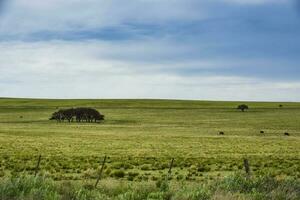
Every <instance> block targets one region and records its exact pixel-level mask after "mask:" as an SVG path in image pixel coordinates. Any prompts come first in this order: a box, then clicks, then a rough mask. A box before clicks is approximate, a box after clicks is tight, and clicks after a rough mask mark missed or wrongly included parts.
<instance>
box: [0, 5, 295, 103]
mask: <svg viewBox="0 0 300 200" xmlns="http://www.w3.org/2000/svg"><path fill="white" fill-rule="evenodd" d="M0 96H2V97H35V98H168V99H208V100H257V101H300V3H298V1H297V0H126V1H125V0H84V1H83V0H68V1H65V0H43V1H41V0H7V1H6V0H0Z"/></svg>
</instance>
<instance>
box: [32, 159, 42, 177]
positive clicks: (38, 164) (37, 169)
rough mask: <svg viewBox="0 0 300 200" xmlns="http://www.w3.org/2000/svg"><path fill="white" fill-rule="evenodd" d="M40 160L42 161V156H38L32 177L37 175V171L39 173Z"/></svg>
mask: <svg viewBox="0 0 300 200" xmlns="http://www.w3.org/2000/svg"><path fill="white" fill-rule="evenodd" d="M41 159H42V155H39V158H38V162H37V164H36V167H35V173H34V176H36V175H37V173H38V171H39V168H40V163H41Z"/></svg>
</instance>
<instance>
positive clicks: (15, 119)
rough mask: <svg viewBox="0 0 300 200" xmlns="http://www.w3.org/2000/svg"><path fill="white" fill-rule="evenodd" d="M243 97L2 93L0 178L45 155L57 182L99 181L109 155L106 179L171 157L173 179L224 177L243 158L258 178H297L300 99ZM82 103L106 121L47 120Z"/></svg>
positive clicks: (130, 177) (145, 171)
mask: <svg viewBox="0 0 300 200" xmlns="http://www.w3.org/2000/svg"><path fill="white" fill-rule="evenodd" d="M241 103H245V102H209V101H178V100H173V101H170V100H33V99H7V98H2V99H0V159H1V162H0V176H3V177H7V176H9V175H16V174H19V173H21V172H24V171H26V172H28V173H31V174H32V173H34V169H35V165H36V162H37V158H38V155H39V154H41V155H42V161H41V166H40V171H41V172H42V173H47V174H48V175H49V176H50V177H51V178H53V179H54V180H58V181H61V180H73V181H84V180H94V179H95V178H96V177H97V172H98V170H99V167H100V165H101V162H102V159H103V157H104V155H107V156H108V159H107V164H106V167H105V170H104V174H103V175H104V178H109V177H110V178H113V179H119V180H123V181H130V182H131V181H138V182H141V181H147V180H148V181H155V180H157V179H159V178H160V177H162V176H163V175H165V174H166V172H167V170H168V166H169V162H170V160H171V158H175V162H174V168H173V170H172V173H173V175H174V176H173V179H174V180H176V181H182V180H187V181H191V182H195V181H196V182H197V181H210V180H215V179H219V178H221V177H224V176H227V175H228V174H232V173H234V172H236V171H241V170H242V168H243V158H245V157H246V158H248V159H249V161H250V166H251V170H252V173H253V174H254V175H256V176H259V175H260V174H264V173H266V172H268V173H271V175H272V176H275V177H277V178H284V177H293V178H298V179H299V178H300V159H299V158H300V157H299V156H300V103H282V102H281V103H264V102H246V104H247V105H249V107H250V109H249V111H247V112H244V113H242V112H240V111H238V110H237V109H236V107H237V105H239V104H241ZM279 104H282V105H283V108H279ZM82 106H86V107H93V108H96V109H98V110H99V111H100V112H101V113H103V114H104V115H105V116H106V120H105V121H104V122H103V123H98V124H87V123H67V122H66V123H56V122H54V121H49V120H48V118H49V117H50V115H51V113H53V112H54V111H55V110H57V109H58V108H70V107H82ZM261 130H263V131H264V132H265V133H264V134H261V133H260V131H261ZM220 131H223V132H224V133H225V135H223V136H220V135H218V133H219V132H220ZM284 132H289V133H290V136H284Z"/></svg>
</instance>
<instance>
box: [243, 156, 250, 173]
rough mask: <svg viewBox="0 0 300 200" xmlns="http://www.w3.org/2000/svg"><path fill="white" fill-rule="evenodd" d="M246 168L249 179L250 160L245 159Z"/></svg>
mask: <svg viewBox="0 0 300 200" xmlns="http://www.w3.org/2000/svg"><path fill="white" fill-rule="evenodd" d="M244 167H245V172H246V174H247V177H248V178H249V177H250V165H249V161H248V159H244Z"/></svg>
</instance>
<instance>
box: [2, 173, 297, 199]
mask: <svg viewBox="0 0 300 200" xmlns="http://www.w3.org/2000/svg"><path fill="white" fill-rule="evenodd" d="M0 198H1V199H2V200H31V199H32V200H145V199H146V200H210V199H211V200H218V199H220V200H221V199H222V200H223V199H225V200H226V199H228V200H229V199H246V200H248V199H249V200H250V199H255V200H270V199H271V200H272V199H274V200H281V199H282V200H299V199H300V181H299V180H296V179H282V180H278V179H275V178H273V177H270V176H262V177H258V178H251V179H248V178H245V176H243V175H241V174H236V175H232V176H229V177H226V178H224V179H223V180H219V181H214V182H212V183H209V184H207V185H202V184H201V183H198V184H193V185H189V183H188V182H182V183H176V184H174V183H172V184H170V183H169V182H167V181H163V182H162V183H160V184H155V183H153V182H132V183H129V182H120V181H115V180H103V181H102V183H101V184H100V185H99V187H98V188H96V189H94V188H93V187H92V186H91V185H89V184H86V183H75V182H55V181H54V180H52V179H49V178H46V177H44V176H39V177H34V176H31V175H21V176H18V177H6V178H3V179H1V181H0Z"/></svg>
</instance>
